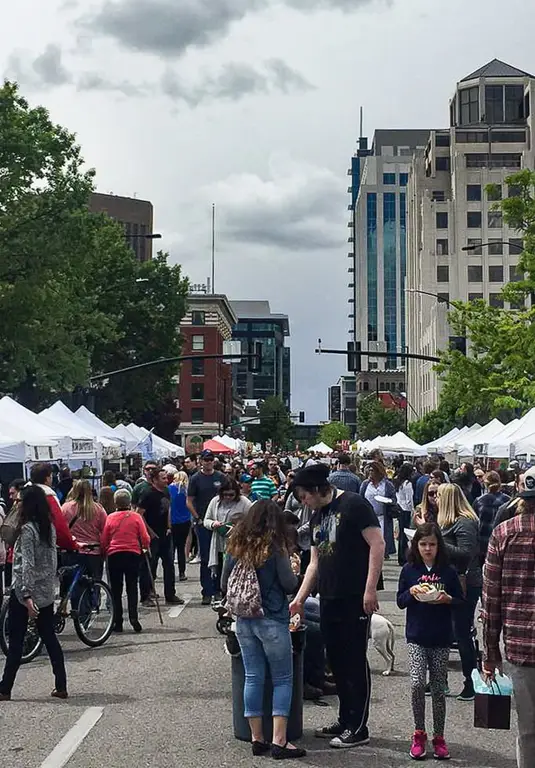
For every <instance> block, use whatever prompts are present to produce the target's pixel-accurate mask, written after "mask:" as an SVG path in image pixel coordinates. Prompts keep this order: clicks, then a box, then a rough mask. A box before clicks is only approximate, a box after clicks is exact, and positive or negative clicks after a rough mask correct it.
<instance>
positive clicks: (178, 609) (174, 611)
mask: <svg viewBox="0 0 535 768" xmlns="http://www.w3.org/2000/svg"><path fill="white" fill-rule="evenodd" d="M192 597H193V595H182V600H183V601H184V605H175V607H174V608H171V610H170V611H169V614H168V616H169V618H170V619H178V617H179V616H180V614H181V613H182V611H183V610H184V608H185V607H186V606H187V604H188V603H189V602H190V601H191V599H192Z"/></svg>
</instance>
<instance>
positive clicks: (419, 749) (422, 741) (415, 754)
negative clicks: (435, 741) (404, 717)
mask: <svg viewBox="0 0 535 768" xmlns="http://www.w3.org/2000/svg"><path fill="white" fill-rule="evenodd" d="M426 744H427V733H426V732H425V731H414V735H413V737H412V744H411V751H410V752H409V755H410V756H411V757H412V759H413V760H424V759H425V745H426Z"/></svg>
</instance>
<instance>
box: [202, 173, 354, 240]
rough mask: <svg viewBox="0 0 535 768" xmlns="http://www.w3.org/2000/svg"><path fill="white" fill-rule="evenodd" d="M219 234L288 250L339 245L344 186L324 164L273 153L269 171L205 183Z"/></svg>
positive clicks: (341, 230) (228, 238) (342, 218)
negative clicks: (217, 206)
mask: <svg viewBox="0 0 535 768" xmlns="http://www.w3.org/2000/svg"><path fill="white" fill-rule="evenodd" d="M208 196H210V197H211V199H213V200H216V201H217V200H221V203H222V214H221V215H222V220H221V226H222V229H223V232H224V239H226V240H233V241H235V242H239V243H245V244H250V245H261V246H265V247H269V248H278V249H283V250H284V251H286V252H289V251H319V250H323V249H328V248H331V249H332V248H339V247H340V248H341V247H343V243H344V239H343V234H344V227H343V224H344V212H343V209H344V204H343V203H344V200H345V190H344V189H343V187H342V186H341V184H340V181H339V179H338V178H337V177H336V175H335V174H333V173H331V172H330V171H328V170H327V169H325V168H317V167H315V166H308V165H299V164H295V163H291V162H289V161H288V160H287V158H275V160H274V162H273V163H272V169H271V176H270V178H268V179H262V178H260V177H259V176H257V175H254V174H238V175H233V176H230V177H229V178H228V179H226V180H224V181H221V182H219V183H218V184H216V185H212V186H211V187H210V190H209V192H208V191H207V197H208Z"/></svg>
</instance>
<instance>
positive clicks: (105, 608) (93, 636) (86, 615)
mask: <svg viewBox="0 0 535 768" xmlns="http://www.w3.org/2000/svg"><path fill="white" fill-rule="evenodd" d="M72 619H73V622H74V629H75V630H76V634H77V635H78V637H79V638H80V640H81V641H82V643H85V644H86V645H89V646H90V647H91V648H96V647H97V646H99V645H103V644H104V643H105V642H106V640H107V639H108V638H109V636H110V635H111V633H112V632H113V624H114V621H115V612H114V609H113V599H112V596H111V591H110V588H109V587H108V585H107V584H106V583H105V582H103V581H100V580H98V579H95V580H91V581H88V582H87V583H86V585H85V586H84V588H83V590H82V592H81V594H80V600H79V602H78V610H77V611H76V612H73V617H72Z"/></svg>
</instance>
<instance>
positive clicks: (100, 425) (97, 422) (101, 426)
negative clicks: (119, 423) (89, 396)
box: [76, 405, 120, 442]
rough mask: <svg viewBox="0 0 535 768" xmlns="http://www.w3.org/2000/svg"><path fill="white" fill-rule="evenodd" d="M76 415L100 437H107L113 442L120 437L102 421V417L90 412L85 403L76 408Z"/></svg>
mask: <svg viewBox="0 0 535 768" xmlns="http://www.w3.org/2000/svg"><path fill="white" fill-rule="evenodd" d="M76 416H78V418H79V419H81V420H82V421H83V422H85V423H86V424H87V425H88V426H89V427H91V428H92V429H93V431H94V433H95V434H98V435H99V436H100V437H107V438H109V439H110V440H114V441H115V442H117V441H120V438H119V437H118V436H117V434H116V433H115V432H114V431H113V429H112V427H109V426H108V425H107V424H106V423H105V422H104V421H102V419H99V418H98V416H95V414H94V413H91V411H90V410H89V409H88V408H86V407H85V405H81V406H80V407H79V408H78V410H77V411H76Z"/></svg>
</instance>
